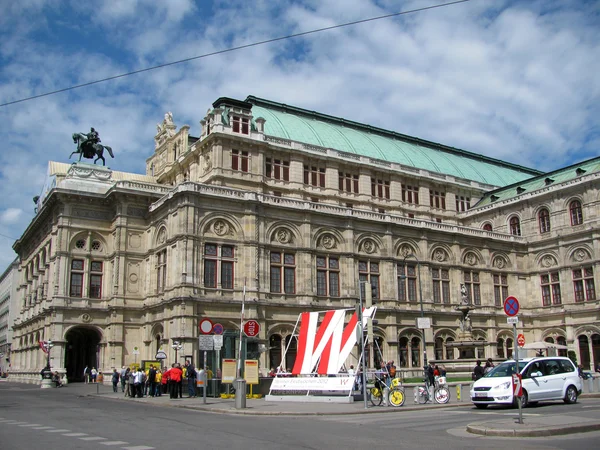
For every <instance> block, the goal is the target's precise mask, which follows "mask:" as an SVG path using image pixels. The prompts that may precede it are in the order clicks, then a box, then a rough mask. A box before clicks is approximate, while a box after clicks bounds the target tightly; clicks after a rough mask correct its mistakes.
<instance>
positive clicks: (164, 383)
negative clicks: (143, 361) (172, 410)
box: [160, 367, 169, 395]
mask: <svg viewBox="0 0 600 450" xmlns="http://www.w3.org/2000/svg"><path fill="white" fill-rule="evenodd" d="M168 374H169V371H168V370H167V368H166V367H163V369H162V374H161V378H160V389H161V390H162V393H163V394H165V395H166V394H167V389H168V386H169V375H168Z"/></svg>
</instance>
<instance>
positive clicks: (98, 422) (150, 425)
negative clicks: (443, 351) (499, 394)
mask: <svg viewBox="0 0 600 450" xmlns="http://www.w3.org/2000/svg"><path fill="white" fill-rule="evenodd" d="M83 392H84V391H83V390H81V389H76V388H75V387H74V386H73V387H71V386H69V387H67V388H65V389H40V388H39V387H37V386H32V385H22V384H13V383H0V448H1V449H2V450H13V449H14V450H17V449H18V450H26V449H38V448H44V449H48V450H54V449H56V450H59V449H60V450H64V449H85V450H98V449H107V448H108V449H110V448H113V449H126V450H151V449H155V448H156V449H167V448H182V446H190V447H188V448H196V449H211V450H212V449H215V450H216V449H227V450H231V449H261V450H270V449H286V450H295V449H344V450H346V449H369V450H371V449H388V450H389V449H390V448H402V449H403V448H406V449H443V450H447V449H470V448H473V449H475V448H477V449H480V448H485V449H486V450H488V449H496V448H498V449H503V450H507V449H520V448H527V449H528V450H531V449H553V448H560V449H577V450H581V449H584V448H597V446H598V439H600V432H594V433H583V434H577V435H571V436H559V437H553V438H543V439H519V440H515V439H511V438H491V437H482V436H475V435H471V434H469V433H467V432H466V431H465V426H466V425H467V424H468V423H472V422H477V421H482V420H490V418H493V417H498V418H503V419H505V418H507V417H516V415H517V412H516V411H515V410H510V409H508V410H507V409H491V408H488V409H487V410H483V411H480V410H476V409H474V408H469V407H464V406H463V407H457V408H446V409H438V410H431V409H424V410H423V411H405V412H402V411H399V412H397V413H396V412H395V413H393V414H389V413H383V414H359V415H346V416H340V415H336V416H298V417H291V416H279V417H278V416H250V415H226V414H215V413H210V412H205V411H196V410H188V409H184V408H179V407H168V406H156V405H154V406H153V405H150V404H144V403H138V402H133V401H127V400H126V399H119V400H116V399H108V398H103V397H96V396H89V395H86V394H83ZM532 414H538V415H550V414H552V415H554V414H558V415H561V414H562V415H565V414H575V415H585V416H586V417H597V418H600V399H591V398H590V399H581V400H580V402H579V403H578V404H576V405H564V404H563V403H553V404H545V405H540V406H537V407H534V408H528V409H526V410H525V411H524V417H525V419H527V417H528V416H529V415H532Z"/></svg>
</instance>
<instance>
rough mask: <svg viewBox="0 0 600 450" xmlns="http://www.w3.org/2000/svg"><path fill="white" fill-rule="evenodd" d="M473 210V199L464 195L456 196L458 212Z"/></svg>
mask: <svg viewBox="0 0 600 450" xmlns="http://www.w3.org/2000/svg"><path fill="white" fill-rule="evenodd" d="M470 208H471V199H470V198H469V197H464V196H462V195H457V196H456V211H458V212H461V211H466V210H468V209H470Z"/></svg>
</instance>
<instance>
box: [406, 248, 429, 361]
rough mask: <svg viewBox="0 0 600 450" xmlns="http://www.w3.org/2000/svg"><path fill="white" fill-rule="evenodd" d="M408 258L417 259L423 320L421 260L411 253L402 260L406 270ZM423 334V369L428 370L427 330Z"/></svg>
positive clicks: (423, 330)
mask: <svg viewBox="0 0 600 450" xmlns="http://www.w3.org/2000/svg"><path fill="white" fill-rule="evenodd" d="M406 258H415V260H416V261H417V280H418V283H419V303H420V304H421V319H423V317H424V311H423V289H422V288H421V261H419V258H417V256H416V255H415V254H414V253H410V254H408V255H406V256H405V257H404V259H403V260H402V265H403V266H404V269H405V270H406ZM401 278H402V279H406V273H404V274H402V276H401ZM421 326H423V323H421ZM421 333H422V338H423V367H424V368H427V342H426V340H425V328H421Z"/></svg>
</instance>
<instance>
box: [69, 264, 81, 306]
mask: <svg viewBox="0 0 600 450" xmlns="http://www.w3.org/2000/svg"><path fill="white" fill-rule="evenodd" d="M69 295H70V296H71V297H81V296H82V295H83V259H74V260H73V261H71V283H70V288H69Z"/></svg>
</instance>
